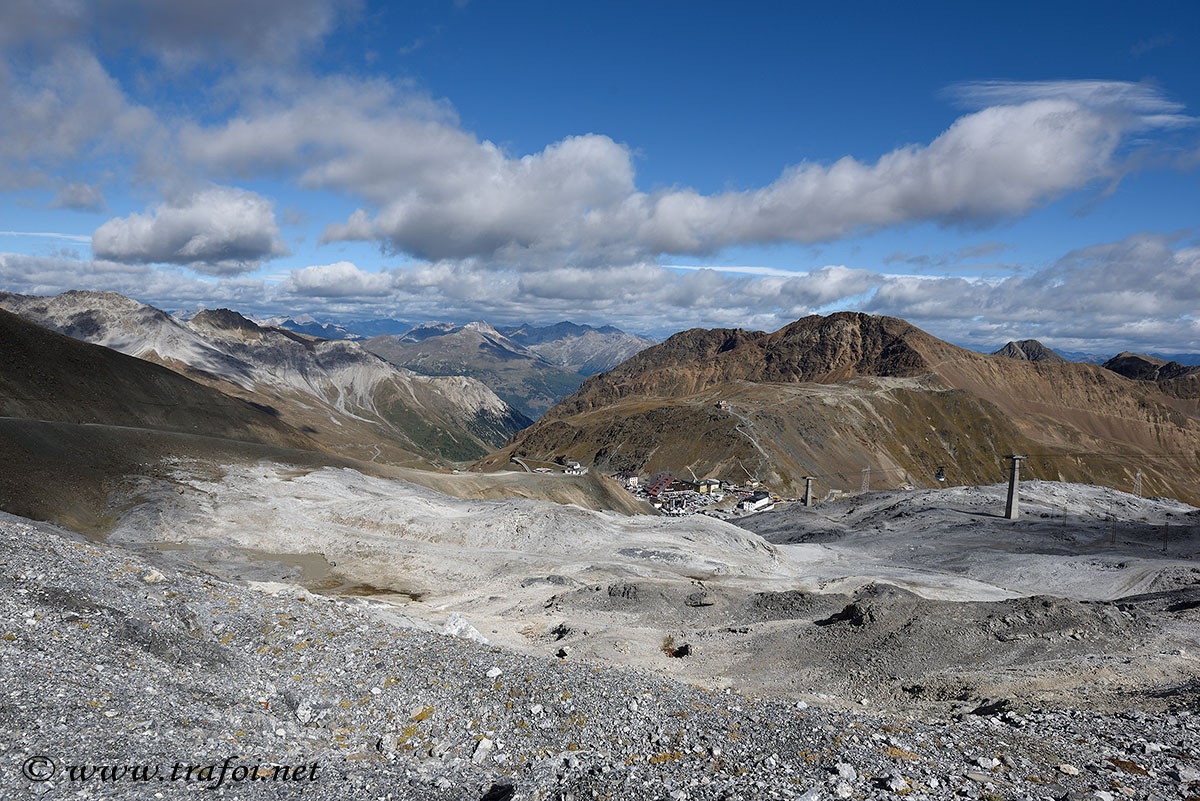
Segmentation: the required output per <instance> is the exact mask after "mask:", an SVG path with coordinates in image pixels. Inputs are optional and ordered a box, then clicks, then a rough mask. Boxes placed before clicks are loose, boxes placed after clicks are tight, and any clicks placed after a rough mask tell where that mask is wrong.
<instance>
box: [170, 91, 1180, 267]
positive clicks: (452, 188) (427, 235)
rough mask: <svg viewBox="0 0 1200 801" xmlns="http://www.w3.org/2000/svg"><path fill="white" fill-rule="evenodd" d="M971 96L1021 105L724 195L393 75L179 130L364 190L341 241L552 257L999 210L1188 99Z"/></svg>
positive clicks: (1092, 170)
mask: <svg viewBox="0 0 1200 801" xmlns="http://www.w3.org/2000/svg"><path fill="white" fill-rule="evenodd" d="M960 93H961V94H963V95H964V96H968V95H969V96H971V97H984V96H986V95H988V93H990V94H991V96H993V97H995V98H996V99H997V101H1013V102H1004V103H1002V104H1000V105H990V106H988V107H986V108H983V109H982V110H979V111H976V112H973V113H969V114H967V115H965V116H963V117H961V118H959V119H958V120H956V121H955V122H954V123H953V124H952V125H951V126H950V127H949V128H948V129H947V130H946V131H945V132H943V133H942V134H940V135H939V136H937V137H936V138H934V139H933V140H932V141H931V142H929V143H928V144H924V145H917V144H914V145H907V146H904V147H901V148H897V149H895V150H893V151H891V152H889V153H887V154H885V155H883V156H882V157H880V158H879V159H878V160H876V161H874V162H862V161H859V160H857V159H854V158H852V157H845V158H843V159H841V160H839V161H837V162H834V163H832V164H816V163H808V162H805V163H801V164H798V165H795V166H792V167H789V168H787V169H785V170H784V171H783V172H782V174H781V175H780V177H779V178H778V179H776V180H775V181H773V182H772V183H770V184H768V185H766V186H763V187H760V188H757V189H750V190H745V191H730V192H724V193H720V194H715V195H704V194H701V193H699V192H696V191H693V190H690V189H687V188H676V189H669V190H663V191H660V192H655V193H649V194H648V193H645V192H642V191H639V190H638V189H637V187H636V182H635V172H634V168H633V160H632V153H631V151H630V149H629V148H628V147H626V146H625V145H622V144H619V143H617V142H614V141H613V140H612V139H610V138H608V137H606V136H603V135H598V134H587V135H583V136H575V137H568V138H566V139H564V140H562V141H560V142H557V143H554V144H552V145H549V146H547V147H546V148H545V149H543V150H541V151H539V152H536V153H531V154H528V155H524V156H515V155H512V154H509V153H507V152H505V151H504V150H503V149H501V148H500V147H498V146H497V145H495V144H493V143H491V142H488V141H481V140H480V139H478V138H476V137H475V136H473V135H471V134H469V133H467V132H465V131H463V130H462V129H461V128H460V127H459V125H458V122H457V120H456V119H455V118H454V116H453V114H452V113H451V112H450V111H449V110H448V109H446V108H445V107H444V106H442V105H439V104H437V103H435V102H432V101H429V100H427V99H424V98H421V97H419V96H415V95H413V94H412V93H411V92H408V91H405V90H403V89H402V88H398V87H396V86H393V85H390V84H387V83H385V82H380V81H373V82H358V83H355V82H350V81H344V80H339V81H324V82H321V83H319V84H318V85H315V86H313V87H312V88H311V90H310V91H309V92H307V93H305V94H304V95H303V96H298V97H297V98H295V100H294V102H290V103H289V102H278V103H277V104H276V105H274V106H271V107H260V108H251V109H247V110H245V111H244V112H243V113H241V114H240V115H238V116H236V117H235V118H233V119H231V120H229V121H227V122H226V123H223V124H220V125H217V126H213V127H208V128H204V127H200V126H191V127H188V128H186V129H185V130H184V132H183V134H182V137H181V141H182V143H183V149H184V152H185V154H186V156H187V157H188V158H189V159H190V160H191V162H192V163H194V164H197V165H203V166H204V167H206V168H208V169H215V170H218V171H225V172H227V173H230V174H240V175H249V174H253V173H254V171H255V170H257V169H272V170H277V171H281V172H286V171H287V170H288V169H293V170H298V171H299V174H300V178H299V181H300V183H301V185H303V186H305V187H307V188H311V189H333V190H336V191H338V192H341V193H345V194H349V195H351V196H358V197H360V198H362V199H363V200H364V201H365V202H366V205H364V206H363V207H362V208H360V209H359V210H358V211H356V212H354V213H353V214H352V215H351V216H350V217H349V218H347V219H346V220H345V221H344V222H341V223H334V224H331V225H329V226H328V227H327V228H326V231H325V235H324V239H325V241H338V240H375V241H380V242H382V243H383V244H384V245H385V246H386V247H387V248H388V249H389V250H391V251H394V252H401V253H408V254H412V255H414V256H417V257H418V258H423V259H428V260H431V261H438V260H442V259H460V260H461V259H483V260H485V261H490V262H493V263H496V264H501V265H507V266H511V267H514V268H518V269H542V268H545V267H547V266H552V265H556V264H563V263H571V264H577V265H580V266H585V267H589V266H599V265H614V264H626V263H630V262H637V261H643V260H647V259H655V258H658V257H661V256H665V255H672V254H675V255H704V254H711V253H714V252H717V251H720V250H721V249H723V248H726V247H730V246H735V245H746V244H761V243H778V242H800V243H812V242H819V241H826V240H833V239H838V238H841V237H845V236H848V235H851V234H853V233H855V232H858V231H862V230H868V229H875V228H881V227H887V226H894V225H906V224H911V223H918V222H928V221H933V222H936V223H940V224H960V223H967V224H979V223H988V222H994V221H996V220H999V219H1004V218H1010V217H1015V216H1019V215H1023V214H1026V213H1028V212H1030V211H1032V210H1033V209H1035V208H1037V207H1039V206H1041V205H1044V204H1046V203H1049V202H1051V201H1053V200H1054V199H1056V198H1058V197H1061V196H1062V195H1064V194H1067V193H1069V192H1072V191H1075V190H1078V189H1080V188H1082V187H1085V186H1087V185H1089V184H1090V183H1092V182H1093V181H1096V180H1098V179H1111V178H1113V177H1115V176H1116V175H1117V174H1118V173H1119V172H1120V168H1119V167H1118V165H1117V164H1116V158H1115V156H1116V154H1117V153H1118V149H1119V148H1120V147H1121V145H1122V143H1123V142H1125V141H1126V139H1127V138H1128V135H1129V134H1130V133H1131V132H1132V131H1134V130H1141V129H1143V128H1145V127H1146V126H1147V125H1167V124H1172V121H1176V120H1177V119H1178V118H1180V115H1179V114H1178V113H1177V112H1178V111H1179V108H1180V107H1179V105H1178V104H1176V103H1173V102H1172V101H1169V100H1167V99H1165V98H1164V97H1162V95H1161V94H1158V93H1156V92H1155V91H1151V90H1149V89H1147V88H1145V87H1143V86H1142V85H1140V84H1121V83H1114V82H1106V83H1103V84H1101V83H1098V82H1058V83H1055V84H1052V85H1049V84H1047V85H1042V84H1037V85H1033V84H1004V85H1003V86H1001V85H998V84H989V85H971V88H960ZM1117 109H1121V110H1123V111H1122V113H1117V112H1116V110H1117Z"/></svg>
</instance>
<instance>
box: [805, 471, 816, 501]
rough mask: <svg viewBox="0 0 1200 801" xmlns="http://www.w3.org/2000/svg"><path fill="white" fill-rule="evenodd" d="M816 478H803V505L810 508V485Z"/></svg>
mask: <svg viewBox="0 0 1200 801" xmlns="http://www.w3.org/2000/svg"><path fill="white" fill-rule="evenodd" d="M814 478H816V476H805V477H804V505H805V506H812V483H813V479H814Z"/></svg>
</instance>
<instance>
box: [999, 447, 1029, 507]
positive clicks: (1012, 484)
mask: <svg viewBox="0 0 1200 801" xmlns="http://www.w3.org/2000/svg"><path fill="white" fill-rule="evenodd" d="M1008 458H1009V459H1011V460H1012V469H1011V471H1010V472H1009V474H1008V504H1007V505H1005V507H1004V516H1005V517H1007V518H1008V519H1009V520H1016V519H1017V518H1018V517H1020V516H1021V497H1020V494H1019V493H1018V491H1017V484H1019V483H1020V481H1021V460H1022V459H1024V458H1025V457H1024V456H1019V455H1017V454H1015V453H1014V454H1013V455H1011V456H1009V457H1008Z"/></svg>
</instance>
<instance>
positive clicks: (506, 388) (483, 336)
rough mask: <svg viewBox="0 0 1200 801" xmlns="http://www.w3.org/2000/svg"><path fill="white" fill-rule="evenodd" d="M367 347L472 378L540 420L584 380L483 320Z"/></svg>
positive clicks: (430, 370) (419, 366)
mask: <svg viewBox="0 0 1200 801" xmlns="http://www.w3.org/2000/svg"><path fill="white" fill-rule="evenodd" d="M363 348H365V349H366V350H367V351H369V352H371V353H373V354H375V355H376V356H378V357H379V358H381V359H384V360H386V361H387V362H389V363H390V364H393V365H395V366H396V367H399V368H403V369H406V370H413V371H416V372H418V373H421V374H423V375H429V376H470V377H471V378H473V379H475V380H478V381H480V382H482V383H484V384H485V385H487V386H488V387H490V388H491V389H492V390H493V391H494V392H495V393H496V394H497V395H499V396H500V397H501V398H503V399H504V400H505V401H506V402H508V403H509V404H511V405H512V406H513V407H514V408H515V409H517V410H519V411H520V412H521V413H522V414H523V415H525V416H526V417H529V418H533V419H536V418H537V417H539V416H541V414H542V412H544V411H545V410H546V409H547V408H549V407H550V406H551V405H553V404H554V403H555V402H556V401H557V400H558V399H560V398H561V397H562V396H564V395H566V394H568V393H570V392H572V391H574V390H575V389H576V388H577V387H578V386H579V384H580V382H582V381H583V377H582V376H580V375H579V374H578V373H575V372H573V371H571V370H569V369H567V368H564V367H560V366H559V365H556V364H554V363H552V362H551V361H549V360H548V359H546V358H544V357H542V356H541V355H539V354H537V353H535V352H533V351H531V350H528V349H527V348H525V347H524V346H522V345H519V344H517V343H516V342H513V341H512V340H510V339H508V338H507V337H505V336H504V335H503V334H501V333H500V332H498V331H497V330H496V329H494V328H493V327H492V326H490V325H488V324H487V323H483V322H475V323H468V324H467V325H455V324H452V323H430V324H427V325H422V326H417V327H416V328H413V329H412V330H410V331H408V332H407V333H406V334H405V335H404V336H402V337H396V336H391V335H386V334H385V335H381V336H377V337H372V338H370V339H368V340H366V341H365V342H364V343H363Z"/></svg>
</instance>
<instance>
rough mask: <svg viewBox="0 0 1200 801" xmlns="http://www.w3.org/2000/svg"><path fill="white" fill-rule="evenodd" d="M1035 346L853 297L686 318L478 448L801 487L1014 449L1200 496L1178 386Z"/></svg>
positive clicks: (888, 480) (969, 469) (922, 478)
mask: <svg viewBox="0 0 1200 801" xmlns="http://www.w3.org/2000/svg"><path fill="white" fill-rule="evenodd" d="M1002 350H1003V349H1002ZM1047 350H1048V349H1047ZM1027 351H1032V352H1034V353H1035V355H1036V354H1039V353H1041V352H1040V350H1039V349H1038V348H1035V347H1034V346H1033V345H1030V344H1028V342H1027V343H1025V345H1024V347H1023V348H1022V352H1023V353H1025V354H1026V358H1024V359H1016V358H1011V357H1008V356H1004V355H985V354H979V353H976V352H974V351H969V350H966V349H964V348H960V347H957V346H955V345H951V344H950V343H947V342H943V341H942V340H939V339H937V338H936V337H933V336H931V335H930V334H927V333H926V332H924V331H921V330H920V329H918V328H916V327H914V326H912V325H910V324H909V323H906V322H905V321H903V320H899V319H896V318H890V317H880V316H874V315H867V314H861V313H855V312H839V313H836V314H832V315H829V316H825V317H823V316H819V315H817V316H812V317H806V318H803V319H801V320H798V321H796V322H794V323H792V324H790V325H788V326H785V327H784V328H781V329H779V330H778V331H775V332H773V333H764V332H758V331H745V330H741V329H714V330H704V329H692V330H689V331H684V332H680V333H678V334H675V335H674V336H672V337H670V338H669V339H667V340H666V341H665V342H663V343H661V344H659V345H655V346H653V347H650V348H647V349H646V350H643V351H641V352H640V353H638V354H636V355H635V356H633V357H632V358H630V359H629V360H627V361H626V362H624V363H623V364H621V365H619V366H618V367H616V368H614V369H612V370H610V371H608V372H606V373H602V374H599V375H596V376H593V377H591V378H588V379H587V380H586V381H584V383H583V384H582V385H581V386H580V388H579V389H578V390H577V391H576V392H575V393H573V394H572V395H570V396H569V397H567V398H565V399H564V400H563V401H562V402H560V403H559V404H557V405H556V406H554V407H553V408H551V409H550V410H549V411H548V412H547V413H546V414H545V415H544V416H543V417H542V418H541V419H540V420H538V422H537V423H536V424H534V425H533V426H531V427H530V428H528V429H525V430H524V431H522V432H520V433H519V434H517V435H516V437H515V438H514V439H513V441H511V442H510V443H508V444H507V445H506V446H505V447H504V448H502V449H501V450H499V451H497V452H496V453H494V454H491V455H489V456H488V457H487V458H486V459H484V460H483V461H482V463H481V464H482V466H483V468H484V469H507V467H508V466H510V465H508V462H509V460H510V459H511V458H512V457H514V456H516V457H519V458H523V459H525V460H526V461H535V462H536V461H551V460H554V459H560V460H561V459H562V458H564V457H565V458H571V459H576V460H578V461H580V462H582V463H584V464H592V465H595V466H596V467H597V468H599V469H602V470H612V471H616V470H635V471H643V472H655V471H658V470H671V471H674V472H676V473H677V474H679V475H683V476H684V477H690V476H691V475H697V476H718V477H722V478H728V479H737V480H740V479H745V478H747V477H749V476H754V477H757V478H759V479H762V480H763V481H765V482H766V483H768V485H770V486H772V488H774V489H777V490H778V491H779V492H781V493H783V494H786V495H795V494H797V493H798V492H799V491H800V490H801V489H802V486H803V483H804V482H803V480H802V479H803V477H804V476H805V475H813V476H817V485H818V488H819V491H822V492H823V491H826V490H829V489H833V490H842V491H849V490H857V489H858V488H859V487H860V486H861V483H862V481H863V478H864V475H863V472H864V469H866V468H869V469H870V472H869V473H868V474H867V475H866V476H865V478H866V483H867V484H868V485H869V486H873V487H896V486H901V485H910V484H911V485H916V486H935V485H936V481H935V474H936V473H939V472H942V473H944V475H945V476H946V477H947V479H948V480H950V481H951V482H953V483H966V484H986V483H991V482H994V481H998V480H1000V479H1002V478H1003V477H1004V475H1005V470H1006V464H1007V462H1006V460H1005V457H1006V456H1007V455H1008V454H1011V453H1021V454H1025V455H1028V456H1029V457H1030V458H1029V459H1028V461H1027V463H1026V467H1025V468H1024V469H1025V471H1026V473H1027V474H1028V475H1031V476H1037V477H1044V478H1053V479H1058V480H1069V481H1082V482H1085V483H1099V484H1107V485H1109V486H1114V487H1129V486H1130V485H1131V484H1132V482H1133V479H1134V475H1135V472H1136V471H1137V470H1142V471H1143V473H1144V478H1145V486H1146V488H1147V491H1148V492H1153V493H1155V494H1161V495H1172V496H1174V497H1178V498H1181V499H1184V500H1189V499H1190V500H1192V501H1195V500H1198V499H1200V462H1198V457H1197V454H1198V453H1200V410H1198V409H1197V401H1196V400H1195V399H1193V398H1191V397H1189V396H1188V395H1187V392H1186V391H1185V390H1180V391H1178V392H1168V391H1164V388H1163V387H1162V386H1161V385H1160V384H1161V382H1160V381H1150V380H1134V379H1130V378H1127V377H1125V376H1123V375H1120V374H1118V373H1117V372H1115V371H1114V370H1111V369H1106V368H1104V367H1101V366H1099V365H1094V364H1073V363H1064V362H1058V361H1054V360H1045V359H1043V360H1033V361H1031V360H1029V359H1028V353H1027ZM1042 355H1043V356H1044V354H1042ZM1172 375H1173V374H1172ZM1164 380H1166V381H1178V380H1180V379H1179V378H1178V377H1177V376H1176V377H1172V378H1166V379H1164ZM1183 380H1189V381H1190V380H1191V379H1190V378H1185V379H1183Z"/></svg>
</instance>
